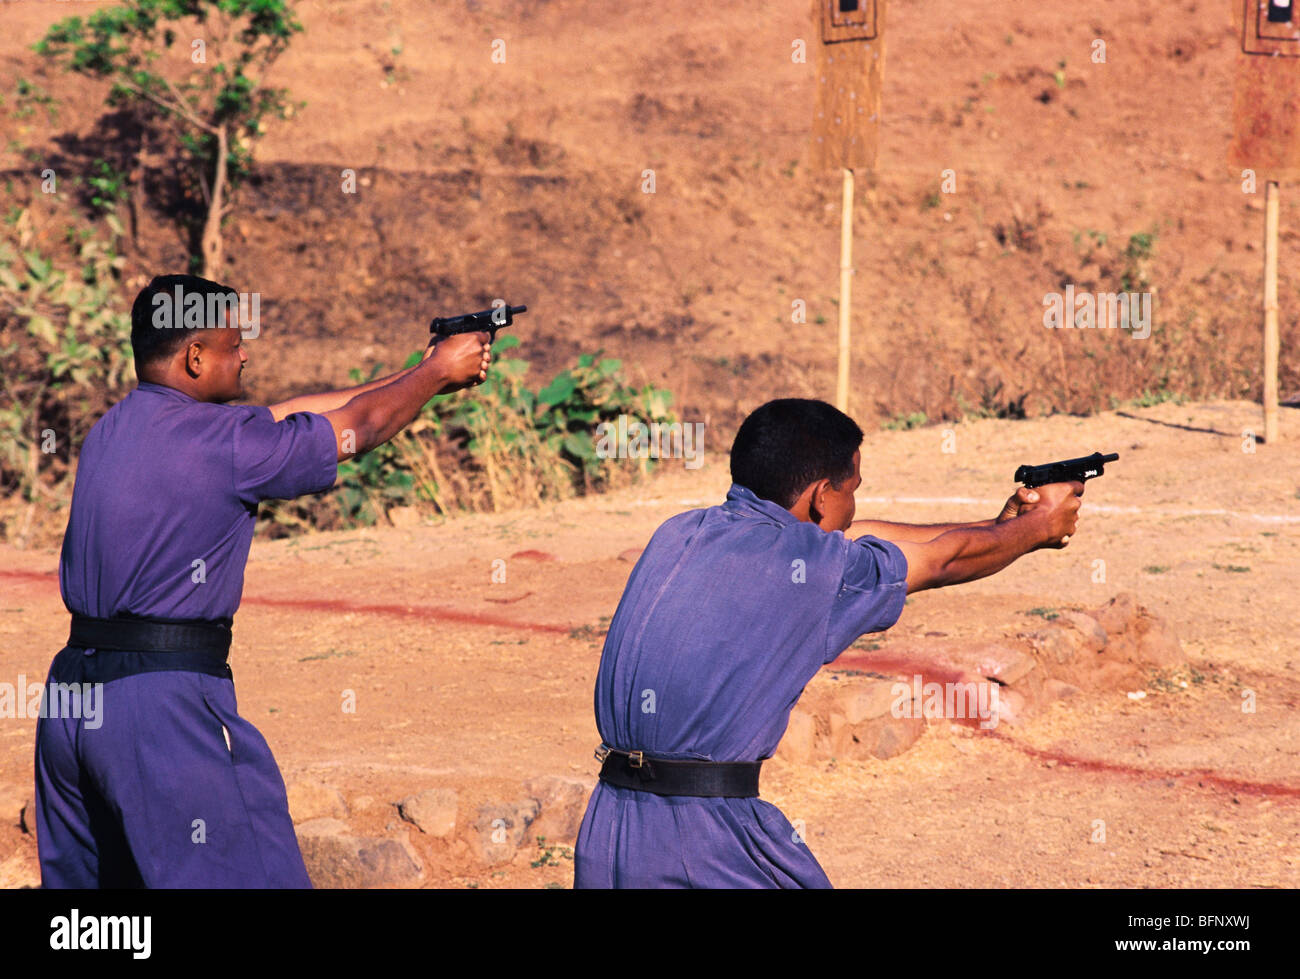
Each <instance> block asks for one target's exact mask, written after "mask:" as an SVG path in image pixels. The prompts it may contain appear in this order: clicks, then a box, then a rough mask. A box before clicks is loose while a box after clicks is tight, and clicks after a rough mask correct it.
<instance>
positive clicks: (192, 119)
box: [117, 79, 217, 136]
mask: <svg viewBox="0 0 1300 979" xmlns="http://www.w3.org/2000/svg"><path fill="white" fill-rule="evenodd" d="M163 81H166V79H163ZM117 84H119V85H121V86H122V87H123V88H125V89H129V90H130V91H132V92H135V93H136V94H137V95H139V96H140V97H141V98H145V99H148V100H149V101H150V102H152V103H153V104H154V105H156V106H158V107H159V108H160V109H162V110H163V111H164V112H167V113H169V114H171V115H177V116H181V117H182V118H183V119H184V120H185V121H186V122H188V123H189V124H190V125H192V126H194V127H196V128H198V129H202V130H203V131H204V132H208V133H211V134H213V135H214V136H215V135H216V132H217V130H216V127H215V126H210V125H208V124H207V123H206V122H204V121H203V120H202V119H200V118H199V117H198V116H196V115H195V114H194V113H193V112H191V111H189V109H188V108H186V106H185V104H184V103H183V102H182V103H181V104H180V105H172V104H171V103H169V102H167V101H166V100H165V99H161V98H159V97H158V96H156V95H154V94H153V92H150V91H149V90H148V89H145V88H141V87H140V86H139V85H136V84H135V83H133V82H123V81H118V82H117Z"/></svg>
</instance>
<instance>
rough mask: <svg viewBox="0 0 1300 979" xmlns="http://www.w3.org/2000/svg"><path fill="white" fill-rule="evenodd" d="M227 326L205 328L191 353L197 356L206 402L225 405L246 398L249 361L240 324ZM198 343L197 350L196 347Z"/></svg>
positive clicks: (199, 382)
mask: <svg viewBox="0 0 1300 979" xmlns="http://www.w3.org/2000/svg"><path fill="white" fill-rule="evenodd" d="M226 323H227V325H226V326H224V327H221V328H220V329H215V330H204V331H203V334H202V339H200V340H198V341H195V342H194V343H191V344H190V346H189V350H188V356H189V357H190V358H191V361H190V362H191V365H193V358H194V357H196V356H197V357H198V368H199V376H198V384H199V387H200V390H201V391H202V393H203V398H202V399H201V400H203V401H211V402H215V403H217V404H224V403H225V402H227V401H235V400H238V399H240V398H242V397H244V381H243V377H242V375H243V372H244V365H245V364H247V363H248V351H247V350H245V349H244V344H243V339H244V338H243V334H242V333H241V332H240V330H239V327H238V326H230V325H229V323H230V318H229V316H227V319H226ZM196 346H197V348H198V349H197V351H196V350H195V347H196Z"/></svg>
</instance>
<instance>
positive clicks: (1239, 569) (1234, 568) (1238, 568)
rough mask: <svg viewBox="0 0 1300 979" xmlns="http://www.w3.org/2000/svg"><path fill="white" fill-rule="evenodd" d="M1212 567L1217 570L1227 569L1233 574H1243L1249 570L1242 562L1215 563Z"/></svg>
mask: <svg viewBox="0 0 1300 979" xmlns="http://www.w3.org/2000/svg"><path fill="white" fill-rule="evenodd" d="M1214 567H1215V568H1216V569H1218V570H1219V571H1228V572H1232V573H1233V574H1245V573H1246V572H1247V571H1249V570H1250V568H1249V567H1247V566H1246V565H1244V564H1216V565H1214Z"/></svg>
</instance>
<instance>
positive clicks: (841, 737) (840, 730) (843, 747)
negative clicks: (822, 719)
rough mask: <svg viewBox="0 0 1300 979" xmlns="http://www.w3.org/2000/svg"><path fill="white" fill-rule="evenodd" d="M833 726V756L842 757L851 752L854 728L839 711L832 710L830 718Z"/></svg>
mask: <svg viewBox="0 0 1300 979" xmlns="http://www.w3.org/2000/svg"><path fill="white" fill-rule="evenodd" d="M828 720H829V722H830V726H831V757H832V758H842V757H844V756H845V755H847V754H848V753H849V745H850V744H852V743H853V728H851V727H849V722H848V720H847V719H846V718H845V717H844V715H843V714H841V713H840V712H839V711H832V712H831V716H830V717H829V718H828Z"/></svg>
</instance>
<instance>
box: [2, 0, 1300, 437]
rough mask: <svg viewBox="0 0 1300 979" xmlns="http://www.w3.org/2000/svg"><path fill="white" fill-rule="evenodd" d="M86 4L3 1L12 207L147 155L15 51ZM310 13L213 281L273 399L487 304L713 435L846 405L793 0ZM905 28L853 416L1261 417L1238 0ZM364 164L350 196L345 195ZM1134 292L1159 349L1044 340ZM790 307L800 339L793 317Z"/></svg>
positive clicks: (897, 58) (924, 15)
mask: <svg viewBox="0 0 1300 979" xmlns="http://www.w3.org/2000/svg"><path fill="white" fill-rule="evenodd" d="M101 5H102V4H101V3H99V2H97V0H89V2H80V3H53V4H52V3H40V2H34V0H17V2H8V3H5V4H4V6H3V10H2V11H0V18H2V19H3V22H4V27H5V30H4V32H3V33H4V36H3V39H0V92H3V93H6V96H7V97H6V104H5V106H4V107H3V108H0V126H3V130H4V133H5V135H6V140H5V144H6V145H5V146H4V147H3V148H0V167H4V168H5V169H6V170H7V174H6V176H7V180H6V181H4V182H3V183H2V184H0V186H2V187H3V189H4V193H5V194H6V195H7V196H9V197H11V198H12V199H13V201H14V202H17V203H27V202H29V201H30V200H31V199H32V198H33V197H35V198H42V196H43V195H40V194H39V193H37V191H36V186H35V184H36V179H37V178H36V176H35V175H36V173H37V172H38V171H39V169H41V168H42V167H43V166H46V165H49V166H54V167H55V168H56V169H59V168H61V170H60V172H61V173H63V174H65V175H67V174H70V173H71V174H77V173H79V172H81V171H83V170H84V169H85V167H86V166H87V164H88V162H89V161H90V160H92V159H93V158H94V157H95V156H98V155H111V154H112V153H119V154H120V153H123V152H127V151H128V150H132V151H133V148H132V147H127V146H124V145H122V144H123V140H122V139H121V138H120V137H114V136H112V135H106V130H104V129H102V128H101V129H96V120H97V118H98V117H99V115H100V109H99V98H100V95H101V94H102V92H103V89H102V87H101V88H97V87H96V86H94V85H89V84H86V83H84V82H82V81H80V80H72V79H69V78H67V77H65V76H61V75H59V74H58V73H54V72H52V71H50V70H47V69H46V68H44V67H42V66H41V65H40V64H39V62H38V60H37V59H36V57H35V56H34V55H33V54H32V53H31V52H30V51H29V50H27V48H28V47H29V46H30V44H31V43H32V42H33V41H35V40H36V39H37V37H38V36H39V35H40V33H41V31H42V29H43V28H45V27H46V26H47V25H48V24H50V23H51V22H53V21H54V20H55V19H56V18H59V17H63V16H66V15H69V14H74V13H81V14H85V13H87V12H89V11H90V10H92V9H94V8H96V7H99V6H101ZM299 10H300V15H301V20H302V22H303V23H304V24H305V25H306V33H305V34H303V35H301V36H299V37H298V38H297V39H295V41H294V42H293V45H292V47H291V49H290V51H289V52H288V53H287V54H286V55H285V57H284V58H283V59H282V60H281V61H280V63H279V64H278V65H277V67H276V69H275V73H274V81H275V82H277V83H279V84H283V85H285V86H287V87H288V88H289V89H290V91H291V93H292V95H293V96H294V97H295V98H297V99H300V100H303V101H305V102H306V106H305V108H303V109H302V111H300V112H299V113H297V114H296V115H295V116H294V118H293V119H291V120H289V121H286V122H276V123H275V124H274V125H272V126H271V127H270V130H269V133H268V135H267V136H266V138H265V140H264V141H263V142H262V143H261V144H260V145H259V147H258V150H257V154H258V155H257V161H258V163H257V173H256V178H255V179H254V181H253V182H252V184H251V185H250V186H248V187H247V188H246V191H245V193H244V194H243V196H242V197H241V204H240V207H239V211H238V213H237V214H236V215H235V216H234V217H233V218H232V219H231V222H230V257H231V264H230V268H229V271H228V275H227V278H228V279H229V280H230V281H231V282H233V283H235V284H237V286H238V287H239V288H240V289H242V290H247V291H259V292H260V293H262V295H263V297H264V302H263V315H264V319H265V322H266V328H265V330H264V333H263V339H261V340H260V341H259V342H258V343H257V344H256V345H255V349H254V361H253V364H252V367H251V373H250V384H251V388H252V393H253V395H254V396H255V397H258V398H266V399H269V398H275V397H279V396H282V395H285V394H288V393H291V392H298V391H302V390H305V389H308V388H311V387H316V386H320V385H335V384H338V383H340V382H342V381H344V380H346V372H347V369H348V368H349V367H352V366H358V365H359V366H363V367H366V368H368V367H369V366H370V365H371V364H372V363H374V362H376V361H381V362H384V363H386V364H389V365H392V364H395V363H396V362H397V361H398V360H400V359H401V358H402V357H403V356H404V355H405V354H406V353H407V352H409V351H410V350H411V349H413V348H414V347H416V346H417V345H418V344H419V343H420V338H421V335H422V333H423V331H424V327H425V325H426V323H427V320H428V318H429V317H430V315H432V314H434V313H438V312H442V313H445V312H449V311H456V310H462V309H465V308H469V307H474V308H478V307H481V306H482V305H484V304H485V303H486V302H487V301H488V300H490V299H491V298H492V297H495V296H506V297H508V298H509V299H510V301H512V302H526V303H527V304H529V306H530V310H531V312H530V314H529V315H528V317H526V318H525V319H524V320H523V321H521V323H520V325H519V327H518V334H519V335H520V336H521V337H522V338H523V340H524V342H525V344H526V350H527V352H528V356H530V357H531V358H532V360H533V362H534V370H535V371H536V374H537V376H538V377H539V380H544V377H543V376H542V375H545V374H546V372H547V371H550V370H554V369H557V368H559V367H562V366H565V365H566V364H568V363H569V362H571V361H572V358H573V357H574V355H575V354H576V353H578V352H580V351H589V350H592V349H594V348H597V347H603V348H604V349H606V350H607V351H609V352H610V354H611V355H614V356H620V357H623V358H624V359H625V360H626V362H627V363H628V364H629V365H631V371H632V373H633V375H634V377H635V378H637V379H648V380H652V381H654V382H656V383H659V384H662V385H666V386H668V387H669V388H671V389H672V390H673V391H675V392H676V393H677V395H678V406H679V407H680V408H681V409H682V411H683V413H684V414H685V415H686V416H687V417H688V418H690V419H692V420H703V421H707V422H710V423H712V424H715V425H719V426H721V428H722V430H724V431H727V432H728V433H729V431H730V430H731V429H732V428H733V426H734V424H735V423H736V422H737V421H738V420H739V418H740V417H741V416H742V415H743V413H744V412H745V411H746V410H747V409H748V408H750V407H752V406H753V405H754V404H756V403H758V402H760V401H762V400H764V399H765V398H767V397H769V396H773V395H778V394H785V395H819V396H829V395H830V394H831V393H832V384H833V372H834V330H835V322H836V315H837V314H836V309H835V302H836V297H837V295H838V291H837V290H838V276H837V267H838V218H839V214H838V211H839V193H840V182H839V178H838V175H837V174H835V173H832V172H811V171H809V169H808V167H807V160H808V158H809V153H808V131H809V122H810V116H811V108H812V93H813V87H812V78H811V73H812V70H813V69H812V67H811V66H810V65H809V64H798V63H794V62H793V61H792V58H791V52H792V44H793V43H794V42H795V41H796V40H798V39H808V38H810V37H811V22H810V16H809V10H808V4H807V3H804V2H791V0H787V2H779V3H778V2H756V3H750V4H743V5H741V4H723V5H714V6H709V5H700V4H698V3H688V2H682V0H665V2H662V3H658V4H655V5H654V6H653V7H643V6H638V5H625V4H597V5H592V4H589V3H580V2H576V0H551V2H532V0H527V2H524V0H518V2H516V0H510V2H494V0H467V2H464V3H438V4H430V3H425V2H415V0H360V2H350V3H342V2H332V0H306V2H303V3H301V4H299ZM940 11H941V13H938V12H940ZM888 25H889V26H888V31H889V33H888V54H887V67H886V72H885V85H886V88H885V93H884V106H885V117H884V118H885V128H884V134H883V144H882V150H881V154H880V161H879V169H878V172H876V173H875V174H872V175H863V178H862V180H860V182H859V187H860V188H861V193H860V194H859V199H858V202H857V214H856V227H857V229H858V232H859V235H858V243H857V250H856V253H855V255H856V258H855V264H856V266H857V278H856V284H855V314H854V315H855V328H856V331H857V340H856V348H855V359H854V365H853V378H854V394H853V400H852V403H851V407H852V410H853V412H854V413H855V414H859V415H862V416H865V417H867V418H870V417H873V416H880V417H893V416H896V415H900V414H902V415H906V414H910V413H912V412H918V411H919V412H924V413H925V414H926V415H927V416H928V417H929V418H931V419H936V418H941V417H942V418H954V417H957V416H958V415H959V414H961V413H963V412H967V413H978V412H980V411H985V412H995V413H996V412H1002V413H1010V414H1017V413H1019V412H1020V411H1022V410H1023V411H1026V412H1028V413H1029V414H1030V415H1034V414H1037V413H1040V412H1043V411H1047V410H1052V409H1064V410H1072V411H1079V410H1092V409H1095V408H1098V407H1109V406H1110V400H1109V399H1110V398H1111V397H1112V396H1114V397H1119V398H1121V399H1125V398H1131V397H1134V396H1137V395H1138V394H1140V393H1141V392H1142V391H1143V390H1150V391H1153V392H1156V391H1165V390H1169V391H1175V392H1180V393H1183V394H1188V395H1192V396H1230V397H1253V396H1257V393H1258V390H1259V382H1258V370H1257V367H1256V363H1257V360H1258V357H1257V349H1258V347H1259V341H1258V337H1257V334H1258V327H1257V321H1258V318H1259V317H1258V313H1257V309H1258V304H1259V300H1258V294H1259V289H1260V279H1261V264H1262V263H1261V259H1260V253H1259V250H1258V243H1259V241H1260V239H1261V235H1262V228H1261V226H1262V217H1261V200H1262V193H1261V194H1256V195H1251V194H1244V193H1243V192H1242V186H1241V180H1240V176H1239V175H1233V174H1231V173H1230V172H1229V171H1228V170H1227V168H1226V165H1225V162H1224V154H1225V151H1226V147H1227V143H1228V138H1229V133H1230V128H1231V123H1230V111H1231V109H1230V103H1231V64H1232V62H1231V55H1232V51H1233V49H1234V36H1233V34H1232V31H1231V28H1230V26H1229V24H1228V19H1227V11H1226V9H1225V7H1224V4H1223V3H1221V2H1200V0H1192V2H1188V3H1185V4H1180V5H1179V6H1178V7H1177V10H1176V13H1175V12H1172V11H1166V10H1164V9H1163V8H1159V7H1157V6H1154V5H1152V4H1149V3H1143V2H1140V0H1108V2H1101V3H1095V4H1091V5H1089V6H1088V8H1087V9H1086V11H1082V10H1081V8H1080V7H1079V6H1078V4H1075V3H1069V2H1065V0H1052V2H1043V3H1036V4H1033V5H1032V7H1026V6H1025V5H1023V4H1019V3H1013V2H1007V0H972V2H969V3H962V4H943V5H935V4H909V3H898V4H894V5H892V7H891V9H890V13H889V21H888ZM497 40H501V41H504V43H505V48H504V52H505V61H504V63H496V62H494V61H493V59H492V45H493V42H494V41H497ZM1098 40H1101V41H1104V42H1105V56H1106V60H1105V63H1094V61H1093V60H1092V59H1093V54H1094V51H1095V50H1096V48H1095V45H1094V42H1096V41H1098ZM20 77H21V78H27V79H30V80H32V81H35V82H37V83H38V84H39V85H41V86H43V87H44V88H45V89H47V90H48V91H49V92H51V93H52V94H53V95H54V96H56V97H58V98H59V99H60V100H61V101H60V103H59V110H58V116H57V120H55V121H51V120H50V119H48V118H47V116H46V114H45V113H44V112H40V111H38V112H36V113H35V114H33V115H30V116H25V117H21V118H20V117H19V116H18V115H16V114H15V112H14V108H15V106H16V104H17V103H16V102H15V100H14V98H13V97H12V95H9V94H8V93H12V91H13V89H14V86H15V84H16V80H17V79H18V78H20ZM127 142H129V140H128V141H127ZM128 155H129V154H128ZM344 168H352V169H354V170H356V172H357V174H358V176H359V178H360V186H359V191H360V192H359V193H358V194H356V195H346V194H343V193H342V192H341V180H340V174H341V171H342V170H343V169H344ZM648 169H649V170H653V171H654V172H655V177H656V180H655V192H654V193H653V194H647V193H643V192H642V184H643V178H642V174H643V171H645V170H648ZM945 169H952V170H953V171H954V173H955V180H956V187H955V191H954V192H953V193H941V192H940V173H941V172H942V171H943V170H945ZM165 177H166V173H165V172H164V169H163V167H162V166H161V164H160V163H155V164H154V165H153V166H152V167H151V168H150V169H149V170H148V173H147V178H146V180H145V182H144V183H145V195H144V199H145V200H146V201H147V202H148V203H147V204H146V206H145V207H144V208H143V212H142V216H141V220H140V225H139V240H138V246H137V247H134V248H133V249H132V251H131V254H130V266H129V274H128V281H127V286H128V289H134V288H137V287H138V285H139V284H140V277H141V276H144V275H147V274H150V273H154V272H157V271H161V270H170V269H174V268H177V267H179V266H180V265H181V263H182V261H183V258H184V253H183V249H182V247H181V239H180V236H179V234H178V232H177V231H176V229H175V227H174V223H173V222H172V220H171V219H170V218H169V217H168V215H167V214H166V213H165V212H164V211H162V210H161V209H160V205H159V202H160V201H161V200H163V199H164V190H165ZM1295 203H1296V202H1295V200H1294V198H1293V197H1292V196H1290V195H1287V196H1285V197H1284V199H1283V221H1282V227H1283V249H1284V260H1283V262H1282V291H1281V295H1282V309H1283V317H1282V335H1283V385H1282V388H1283V394H1284V396H1285V395H1292V394H1296V393H1297V392H1300V368H1298V365H1297V361H1296V357H1295V353H1294V351H1295V349H1296V342H1295V341H1296V337H1297V331H1296V327H1295V323H1296V311H1297V310H1300V293H1298V292H1297V288H1296V286H1297V284H1300V278H1297V276H1296V274H1295V272H1294V270H1295V268H1296V265H1295V263H1294V262H1291V261H1289V260H1286V258H1285V252H1287V251H1288V250H1290V249H1292V248H1294V246H1295V243H1296V232H1295V230H1294V229H1295V227H1296V225H1297V220H1296V218H1297V216H1300V212H1298V211H1297V210H1296V209H1295ZM34 206H35V207H36V209H37V216H38V220H40V221H43V222H44V223H45V225H47V226H48V227H49V229H50V230H49V237H50V238H57V237H58V234H57V233H56V225H57V224H58V221H57V220H56V219H57V218H58V217H59V215H58V214H57V213H56V212H59V211H63V212H64V215H63V216H64V217H66V216H67V213H66V212H67V209H69V208H72V207H74V206H75V205H74V203H73V195H71V194H61V195H60V196H59V197H57V198H56V199H52V200H51V199H40V200H37V201H36V202H35V205H34ZM1134 236H1138V237H1137V239H1136V245H1135V244H1134ZM1144 236H1145V237H1144ZM1125 280H1127V281H1128V282H1129V283H1130V284H1134V283H1143V282H1145V283H1148V284H1149V285H1148V286H1147V287H1148V288H1149V290H1150V291H1151V292H1152V293H1153V294H1154V296H1155V320H1156V326H1155V329H1154V331H1153V333H1152V335H1151V337H1150V338H1148V339H1147V340H1142V341H1138V340H1134V339H1132V338H1130V337H1129V336H1127V335H1119V334H1118V331H1111V332H1108V333H1107V332H1087V333H1080V332H1073V331H1072V332H1069V333H1062V332H1059V331H1048V330H1046V329H1044V327H1043V325H1042V313H1043V307H1042V300H1043V296H1044V295H1045V294H1046V293H1048V292H1052V291H1059V290H1060V289H1061V288H1062V287H1063V286H1064V285H1066V284H1071V283H1072V284H1075V285H1076V286H1078V288H1080V289H1090V290H1097V291H1111V290H1114V289H1117V288H1119V287H1120V284H1121V283H1122V282H1124V281H1125ZM795 299H803V300H804V301H805V302H806V303H807V308H808V321H807V323H804V324H793V323H792V322H791V309H792V306H791V304H792V302H793V300H795ZM547 376H549V375H547Z"/></svg>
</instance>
